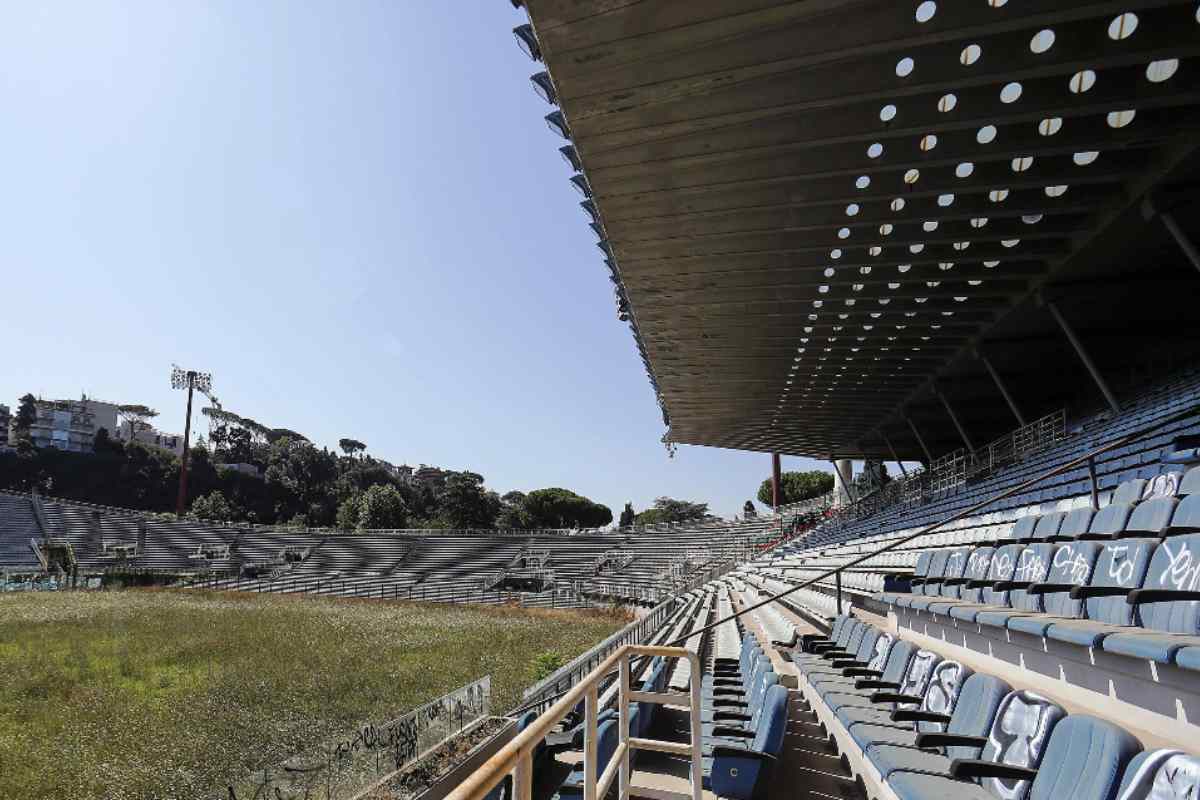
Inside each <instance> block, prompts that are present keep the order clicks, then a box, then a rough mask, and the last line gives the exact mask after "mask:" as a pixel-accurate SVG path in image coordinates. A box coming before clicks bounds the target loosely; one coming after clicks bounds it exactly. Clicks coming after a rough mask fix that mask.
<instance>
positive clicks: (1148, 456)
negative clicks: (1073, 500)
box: [806, 378, 1200, 546]
mask: <svg viewBox="0 0 1200 800" xmlns="http://www.w3.org/2000/svg"><path fill="white" fill-rule="evenodd" d="M1186 384H1187V385H1186V387H1185V388H1183V389H1180V390H1179V393H1178V394H1177V395H1175V396H1173V397H1172V399H1171V400H1170V401H1166V402H1164V401H1163V398H1160V399H1159V400H1158V401H1155V402H1151V403H1150V404H1149V406H1150V407H1149V408H1144V409H1138V408H1130V409H1128V410H1127V411H1126V412H1124V413H1123V414H1122V415H1120V417H1118V418H1117V419H1114V420H1111V421H1109V422H1107V423H1105V426H1104V430H1103V431H1101V432H1098V433H1091V434H1089V435H1085V436H1080V437H1074V438H1072V439H1071V440H1069V441H1066V442H1064V443H1063V444H1061V445H1059V446H1057V447H1055V448H1053V449H1051V450H1049V451H1046V452H1045V453H1043V454H1040V455H1038V456H1035V457H1034V458H1031V459H1028V460H1026V461H1024V462H1022V463H1021V464H1019V465H1016V466H1014V467H1012V468H1009V469H1004V470H1001V471H1000V472H998V473H996V474H995V475H993V476H991V477H989V478H987V479H986V480H984V481H982V482H977V483H971V484H966V485H963V486H962V487H960V488H959V489H957V490H955V491H954V492H952V493H950V494H947V495H945V496H943V497H940V498H938V499H935V500H934V501H933V502H930V503H925V504H922V505H921V506H918V507H915V508H912V507H909V508H903V509H891V510H887V511H885V512H883V513H884V514H885V515H886V516H885V517H884V518H883V519H881V518H880V516H879V515H870V516H868V517H864V518H863V519H860V520H858V521H855V522H851V523H849V524H839V525H831V526H825V527H824V528H823V529H818V531H816V532H814V534H813V535H812V536H811V537H807V538H806V542H807V543H808V544H809V545H810V546H822V545H835V544H840V543H843V542H846V541H850V540H852V539H855V538H858V537H861V536H866V535H870V534H871V533H873V532H877V531H878V529H879V527H880V525H881V523H882V524H883V525H885V526H886V527H887V529H888V530H900V529H903V528H914V527H921V526H923V525H926V524H929V523H932V522H936V521H938V520H939V519H941V518H944V517H945V516H946V515H947V514H948V513H951V512H953V511H955V510H959V509H961V508H966V507H967V506H969V505H972V504H973V503H975V502H977V501H978V500H982V499H984V498H985V497H986V496H988V495H989V494H993V493H995V492H998V491H1000V490H1001V489H1004V488H1007V487H1009V486H1013V485H1016V484H1017V483H1020V482H1021V481H1023V480H1027V479H1028V478H1031V477H1033V476H1034V475H1036V474H1038V473H1039V472H1042V471H1043V470H1045V469H1048V468H1049V467H1051V466H1053V465H1054V464H1055V463H1061V462H1062V461H1064V460H1067V459H1070V458H1074V457H1076V456H1078V455H1079V454H1081V453H1083V452H1086V451H1087V450H1089V449H1092V448H1094V447H1097V446H1099V445H1100V444H1103V443H1104V442H1106V441H1111V440H1112V439H1113V438H1115V437H1117V436H1124V435H1127V434H1128V433H1130V432H1131V431H1132V430H1135V429H1138V428H1142V427H1145V426H1146V425H1149V424H1151V423H1154V422H1158V421H1159V420H1161V419H1163V418H1164V417H1166V416H1167V415H1169V414H1172V413H1176V412H1178V411H1180V410H1182V409H1183V408H1184V407H1186V406H1188V405H1189V404H1190V403H1191V402H1192V401H1194V400H1195V399H1197V398H1200V381H1198V380H1197V379H1196V378H1189V380H1188V381H1187V382H1186ZM1196 434H1200V426H1198V424H1197V422H1196V421H1195V420H1183V421H1179V422H1176V423H1173V424H1172V425H1170V426H1168V427H1166V428H1164V429H1162V430H1160V431H1158V432H1157V433H1156V434H1154V435H1153V436H1151V437H1150V438H1148V439H1145V440H1142V441H1139V442H1136V443H1133V444H1130V445H1127V446H1125V447H1122V448H1120V449H1118V450H1114V451H1110V452H1109V453H1106V454H1104V455H1103V456H1101V457H1100V458H1098V459H1097V462H1096V466H1097V477H1098V480H1099V482H1100V488H1101V490H1108V489H1110V488H1112V487H1113V486H1115V485H1117V484H1118V483H1120V482H1123V481H1125V480H1127V479H1128V478H1130V477H1137V478H1143V479H1144V478H1151V477H1154V475H1156V474H1157V473H1158V472H1159V471H1178V469H1179V467H1178V464H1182V463H1187V462H1189V461H1190V462H1193V463H1194V462H1195V461H1200V449H1197V448H1196V447H1195V446H1194V443H1193V444H1192V445H1191V446H1188V445H1187V444H1186V442H1185V444H1179V442H1184V441H1185V440H1190V439H1195V438H1196ZM1192 456H1194V457H1192ZM1160 460H1161V461H1162V462H1167V461H1173V462H1174V464H1170V465H1165V466H1164V464H1162V463H1160ZM1089 489H1090V480H1089V475H1088V471H1087V469H1086V468H1085V467H1079V468H1077V469H1075V470H1072V471H1070V472H1068V473H1064V474H1061V475H1058V476H1056V477H1055V478H1052V479H1049V480H1047V481H1045V482H1043V483H1042V484H1039V485H1038V486H1037V487H1034V488H1033V489H1030V490H1028V491H1025V492H1022V493H1020V494H1019V495H1016V496H1013V497H1010V498H1008V499H1006V500H1004V501H1000V502H999V503H998V504H997V505H995V506H994V508H995V509H997V510H1001V509H1003V510H1007V509H1014V508H1019V507H1021V506H1026V505H1031V504H1034V503H1047V502H1053V501H1057V500H1063V499H1066V498H1069V497H1075V496H1079V495H1083V494H1086V493H1087V492H1088V491H1089Z"/></svg>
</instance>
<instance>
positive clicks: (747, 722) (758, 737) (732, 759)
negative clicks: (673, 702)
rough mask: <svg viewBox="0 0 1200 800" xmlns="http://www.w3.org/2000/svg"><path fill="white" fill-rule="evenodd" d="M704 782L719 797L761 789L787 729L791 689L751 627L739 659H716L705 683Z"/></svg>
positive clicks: (742, 798)
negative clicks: (788, 688)
mask: <svg viewBox="0 0 1200 800" xmlns="http://www.w3.org/2000/svg"><path fill="white" fill-rule="evenodd" d="M701 696H702V709H701V720H700V722H701V732H702V735H703V741H702V750H703V765H704V788H706V789H709V790H710V791H712V792H714V793H715V794H716V795H717V796H719V797H730V798H738V800H749V799H750V798H752V797H755V796H758V795H761V793H762V790H763V788H764V787H765V786H766V785H767V783H766V779H767V775H768V773H769V772H770V770H771V766H772V763H773V762H774V760H775V759H776V757H777V756H778V755H779V752H780V750H781V749H782V747H783V737H784V734H785V733H786V731H787V716H788V715H787V710H788V694H787V689H785V688H784V687H783V686H780V685H779V676H778V675H777V674H776V672H775V670H774V669H773V668H772V666H771V661H770V659H769V658H768V657H767V655H766V654H765V653H764V652H763V650H762V648H761V647H760V646H759V644H758V642H757V640H756V639H755V638H754V636H752V635H751V634H749V633H745V634H743V637H742V646H741V649H740V651H739V656H738V658H737V660H736V661H734V660H732V659H724V658H718V659H715V662H714V666H713V671H712V673H711V674H709V675H705V676H704V678H703V680H702V683H701Z"/></svg>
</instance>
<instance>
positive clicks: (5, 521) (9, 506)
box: [0, 495, 41, 571]
mask: <svg viewBox="0 0 1200 800" xmlns="http://www.w3.org/2000/svg"><path fill="white" fill-rule="evenodd" d="M39 538H41V530H40V528H39V527H38V523H37V518H36V517H35V516H34V512H33V508H32V507H31V506H30V503H29V499H28V498H26V497H18V496H13V495H0V570H9V571H22V570H37V569H39V568H40V567H41V561H40V560H39V559H38V556H37V552H36V551H35V550H34V549H33V547H32V546H31V545H30V541H31V540H36V539H39Z"/></svg>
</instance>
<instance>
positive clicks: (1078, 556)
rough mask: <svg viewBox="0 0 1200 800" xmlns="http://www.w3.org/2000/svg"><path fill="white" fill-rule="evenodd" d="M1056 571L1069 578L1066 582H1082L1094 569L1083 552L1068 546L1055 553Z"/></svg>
mask: <svg viewBox="0 0 1200 800" xmlns="http://www.w3.org/2000/svg"><path fill="white" fill-rule="evenodd" d="M1054 569H1055V571H1056V572H1057V573H1058V574H1060V575H1063V576H1064V577H1066V578H1067V580H1066V581H1065V582H1066V583H1075V584H1082V583H1084V582H1085V581H1087V579H1088V573H1090V572H1091V571H1092V567H1091V564H1089V563H1088V560H1087V559H1086V558H1084V557H1083V553H1080V552H1078V551H1076V550H1075V548H1073V547H1070V546H1067V547H1064V548H1062V549H1061V550H1059V551H1058V552H1057V553H1055V554H1054Z"/></svg>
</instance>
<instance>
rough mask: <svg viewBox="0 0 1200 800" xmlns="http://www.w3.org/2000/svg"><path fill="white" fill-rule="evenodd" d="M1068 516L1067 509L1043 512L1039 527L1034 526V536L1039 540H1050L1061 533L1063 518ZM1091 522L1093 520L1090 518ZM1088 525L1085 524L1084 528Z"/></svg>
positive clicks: (1089, 521)
mask: <svg viewBox="0 0 1200 800" xmlns="http://www.w3.org/2000/svg"><path fill="white" fill-rule="evenodd" d="M1066 518H1067V513H1066V512H1065V511H1052V512H1050V513H1049V514H1042V516H1041V517H1040V518H1039V519H1038V523H1037V527H1036V528H1034V531H1033V538H1034V539H1036V540H1038V541H1048V540H1050V539H1054V538H1056V537H1057V536H1058V535H1059V529H1061V528H1062V524H1063V520H1065V519H1066ZM1088 524H1091V520H1088ZM1086 529H1087V525H1084V530H1086Z"/></svg>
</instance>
